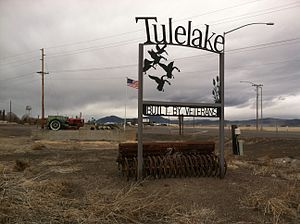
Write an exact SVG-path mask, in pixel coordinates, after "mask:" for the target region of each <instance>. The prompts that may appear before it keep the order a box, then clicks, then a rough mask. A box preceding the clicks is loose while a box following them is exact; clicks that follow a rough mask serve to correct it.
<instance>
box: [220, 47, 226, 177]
mask: <svg viewBox="0 0 300 224" xmlns="http://www.w3.org/2000/svg"><path fill="white" fill-rule="evenodd" d="M219 63H220V66H219V69H220V90H219V91H220V100H221V115H220V122H219V123H220V127H219V132H220V133H219V138H220V141H219V143H220V146H219V147H220V178H223V177H224V175H225V170H224V138H225V137H224V53H221V54H220V59H219Z"/></svg>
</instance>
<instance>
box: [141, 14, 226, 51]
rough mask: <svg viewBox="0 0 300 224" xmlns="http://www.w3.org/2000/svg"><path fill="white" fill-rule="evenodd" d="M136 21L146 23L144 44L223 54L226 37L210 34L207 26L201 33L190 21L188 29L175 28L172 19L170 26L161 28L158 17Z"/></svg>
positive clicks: (182, 27)
mask: <svg viewBox="0 0 300 224" xmlns="http://www.w3.org/2000/svg"><path fill="white" fill-rule="evenodd" d="M135 20H136V22H138V21H139V20H143V21H144V23H145V31H146V36H147V41H146V42H145V43H144V44H171V45H181V46H187V47H193V48H199V49H202V50H207V51H211V52H215V53H221V52H222V51H223V49H224V36H223V35H216V33H214V32H210V31H209V25H207V24H205V29H204V30H202V31H201V30H200V29H197V28H193V27H192V21H188V23H187V27H184V26H181V25H179V26H174V25H173V23H172V18H169V22H168V25H165V24H160V26H159V25H158V24H157V18H156V17H136V18H135Z"/></svg>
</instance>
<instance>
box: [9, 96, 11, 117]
mask: <svg viewBox="0 0 300 224" xmlns="http://www.w3.org/2000/svg"><path fill="white" fill-rule="evenodd" d="M9 122H11V100H9Z"/></svg>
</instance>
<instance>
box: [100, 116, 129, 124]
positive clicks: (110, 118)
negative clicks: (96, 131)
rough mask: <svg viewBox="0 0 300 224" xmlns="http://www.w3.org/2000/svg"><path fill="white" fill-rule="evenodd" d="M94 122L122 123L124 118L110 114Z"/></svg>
mask: <svg viewBox="0 0 300 224" xmlns="http://www.w3.org/2000/svg"><path fill="white" fill-rule="evenodd" d="M96 123H98V124H105V123H116V124H121V123H124V120H123V118H120V117H117V116H114V115H112V116H108V117H103V118H100V119H98V120H97V121H96Z"/></svg>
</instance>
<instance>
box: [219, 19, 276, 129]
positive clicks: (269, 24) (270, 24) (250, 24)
mask: <svg viewBox="0 0 300 224" xmlns="http://www.w3.org/2000/svg"><path fill="white" fill-rule="evenodd" d="M252 25H267V26H273V25H274V23H272V22H268V23H248V24H245V25H242V26H239V27H236V28H234V29H231V30H228V31H227V32H224V48H223V53H224V58H225V42H226V41H225V36H226V34H229V33H232V32H234V31H236V30H239V29H242V28H244V27H246V26H252ZM223 60H224V64H225V59H223ZM224 67H225V65H224ZM224 73H225V72H224ZM222 81H223V88H224V80H222ZM260 85H261V84H260ZM260 87H261V95H262V85H261V86H260ZM223 91H224V90H223ZM256 92H257V94H258V87H257V90H256ZM222 94H224V92H223V93H222ZM222 96H223V95H222ZM261 101H262V98H261ZM261 104H262V102H261ZM256 108H258V96H257V101H256ZM261 118H262V106H261ZM256 130H258V109H256Z"/></svg>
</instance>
